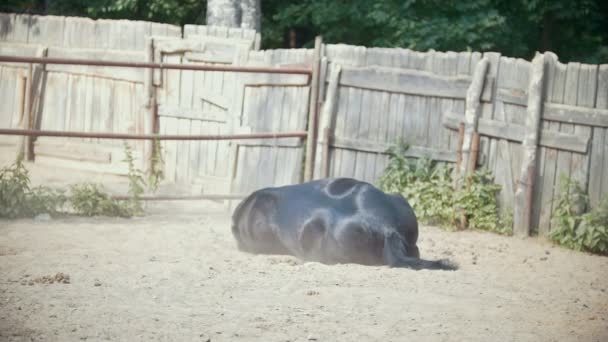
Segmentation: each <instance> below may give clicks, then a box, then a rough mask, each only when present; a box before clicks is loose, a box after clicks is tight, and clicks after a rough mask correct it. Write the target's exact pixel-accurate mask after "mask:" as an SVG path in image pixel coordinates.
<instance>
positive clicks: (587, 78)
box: [570, 64, 598, 210]
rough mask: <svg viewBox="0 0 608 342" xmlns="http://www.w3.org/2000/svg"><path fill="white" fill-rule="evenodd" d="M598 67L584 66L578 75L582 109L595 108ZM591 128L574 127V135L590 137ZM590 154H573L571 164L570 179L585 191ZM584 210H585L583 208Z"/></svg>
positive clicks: (578, 101)
mask: <svg viewBox="0 0 608 342" xmlns="http://www.w3.org/2000/svg"><path fill="white" fill-rule="evenodd" d="M597 76H598V66H597V65H588V64H583V65H581V66H580V70H579V75H578V90H577V94H576V105H577V106H582V107H594V106H595V94H596V91H597ZM591 129H592V128H591V127H589V126H583V125H575V126H574V134H576V135H580V136H590V135H591V133H592V131H591ZM589 162H590V158H589V154H578V153H573V154H572V161H571V164H570V177H571V178H572V179H573V180H574V181H576V182H578V183H579V184H580V185H581V187H582V188H583V189H587V185H588V182H589V178H588V174H589ZM581 209H582V210H584V209H585V208H581Z"/></svg>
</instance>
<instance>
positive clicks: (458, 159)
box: [453, 122, 464, 189]
mask: <svg viewBox="0 0 608 342" xmlns="http://www.w3.org/2000/svg"><path fill="white" fill-rule="evenodd" d="M463 143H464V122H461V123H460V124H459V125H458V154H457V157H456V168H455V169H454V184H453V185H454V188H455V189H458V188H459V182H460V180H459V179H458V178H459V177H460V173H459V170H460V164H462V144H463Z"/></svg>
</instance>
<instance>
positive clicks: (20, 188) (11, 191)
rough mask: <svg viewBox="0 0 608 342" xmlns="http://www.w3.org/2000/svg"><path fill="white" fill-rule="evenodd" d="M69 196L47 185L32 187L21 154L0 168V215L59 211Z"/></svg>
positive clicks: (23, 214) (8, 216)
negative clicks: (8, 164) (12, 161)
mask: <svg viewBox="0 0 608 342" xmlns="http://www.w3.org/2000/svg"><path fill="white" fill-rule="evenodd" d="M66 200H67V198H66V196H65V195H64V193H63V192H61V191H58V190H53V189H50V188H47V187H42V186H39V187H35V188H31V185H30V179H29V172H28V170H27V169H26V168H25V166H24V165H23V157H22V156H19V157H18V158H17V160H16V161H15V162H14V163H13V164H12V165H10V166H8V167H5V168H2V169H1V170H0V217H7V218H17V217H32V216H35V215H37V214H39V213H50V214H56V213H58V212H59V211H60V210H61V209H62V207H63V205H64V204H65V202H66Z"/></svg>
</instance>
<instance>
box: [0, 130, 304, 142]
mask: <svg viewBox="0 0 608 342" xmlns="http://www.w3.org/2000/svg"><path fill="white" fill-rule="evenodd" d="M0 135H25V136H34V137H67V138H98V139H125V140H247V139H278V138H305V137H306V136H307V135H308V133H307V132H304V131H296V132H282V133H249V134H216V135H209V134H199V135H178V134H165V135H157V134H128V133H94V132H67V131H43V130H33V129H10V128H0Z"/></svg>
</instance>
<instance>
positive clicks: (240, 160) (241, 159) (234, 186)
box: [230, 144, 245, 194]
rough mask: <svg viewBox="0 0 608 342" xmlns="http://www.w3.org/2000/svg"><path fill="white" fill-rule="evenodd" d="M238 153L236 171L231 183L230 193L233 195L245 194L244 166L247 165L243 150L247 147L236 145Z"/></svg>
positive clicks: (236, 155) (236, 154)
mask: <svg viewBox="0 0 608 342" xmlns="http://www.w3.org/2000/svg"><path fill="white" fill-rule="evenodd" d="M235 149H236V153H235V158H236V167H235V171H234V179H233V180H232V183H231V189H230V191H231V192H232V193H237V194H238V193H245V192H244V191H243V165H244V163H245V156H244V155H243V150H244V149H245V146H240V145H238V144H236V145H235Z"/></svg>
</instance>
